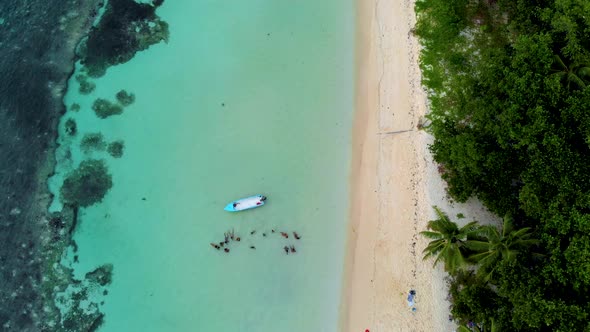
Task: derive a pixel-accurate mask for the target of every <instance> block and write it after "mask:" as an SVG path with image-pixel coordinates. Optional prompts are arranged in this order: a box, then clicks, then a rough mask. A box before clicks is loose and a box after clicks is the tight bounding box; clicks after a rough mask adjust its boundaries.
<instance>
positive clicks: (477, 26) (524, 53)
mask: <svg viewBox="0 0 590 332" xmlns="http://www.w3.org/2000/svg"><path fill="white" fill-rule="evenodd" d="M416 13H417V24H416V28H415V33H416V35H417V36H418V37H419V38H420V40H421V43H422V45H423V49H422V51H421V56H420V66H421V69H422V74H423V84H424V86H425V88H426V89H427V92H428V95H429V102H430V110H431V112H430V114H429V115H428V119H427V121H426V122H425V123H427V125H423V127H424V128H425V129H426V130H428V131H429V132H430V133H431V134H432V135H433V136H434V141H433V143H432V145H431V146H430V149H431V152H432V154H433V156H434V159H435V161H436V162H437V163H438V164H439V165H440V168H439V169H440V170H441V176H442V178H443V179H444V180H445V181H446V182H447V184H448V193H449V195H450V196H451V198H453V199H454V200H456V201H459V202H464V201H466V200H467V199H468V198H470V197H477V198H478V199H479V200H480V201H482V202H483V203H484V204H485V205H486V207H487V208H488V209H489V210H490V211H492V212H493V213H495V214H497V215H498V216H500V217H501V218H503V220H504V222H503V225H498V226H497V227H495V226H480V225H477V224H471V225H470V226H469V227H468V228H467V229H464V228H465V227H459V226H456V225H455V226H452V225H451V223H452V221H450V220H448V217H446V216H445V215H444V214H443V213H442V212H441V211H437V216H438V219H437V220H434V221H431V222H430V223H429V227H430V228H431V230H429V231H426V232H425V233H423V234H424V235H426V236H427V237H429V238H431V239H432V240H433V242H431V244H430V245H429V247H428V248H427V251H426V252H425V254H426V255H427V256H428V257H430V256H433V257H436V258H437V259H438V260H439V261H441V262H443V263H444V264H445V267H446V269H447V271H448V272H449V274H450V276H451V283H450V293H451V294H450V295H451V299H452V308H451V312H452V314H453V316H454V317H455V319H457V320H458V322H459V323H460V324H462V325H465V326H463V327H462V328H467V329H469V330H472V331H478V330H479V331H590V2H589V1H582V0H552V1H546V0H469V1H468V0H418V1H417V2H416ZM441 215H442V216H441ZM445 218H446V219H445ZM469 322H471V324H469V325H470V326H471V327H467V324H468V323H469Z"/></svg>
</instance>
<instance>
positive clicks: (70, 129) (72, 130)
mask: <svg viewBox="0 0 590 332" xmlns="http://www.w3.org/2000/svg"><path fill="white" fill-rule="evenodd" d="M65 130H66V134H68V135H69V136H75V135H76V133H77V132H78V128H77V126H76V121H74V119H72V118H69V119H67V120H66V123H65Z"/></svg>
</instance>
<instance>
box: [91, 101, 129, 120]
mask: <svg viewBox="0 0 590 332" xmlns="http://www.w3.org/2000/svg"><path fill="white" fill-rule="evenodd" d="M92 110H93V111H94V113H96V116H98V117H99V118H101V119H106V118H108V117H109V116H113V115H118V114H121V113H123V107H121V106H120V105H117V104H114V103H112V102H110V101H108V100H106V99H103V98H98V99H96V100H95V101H94V103H93V104H92Z"/></svg>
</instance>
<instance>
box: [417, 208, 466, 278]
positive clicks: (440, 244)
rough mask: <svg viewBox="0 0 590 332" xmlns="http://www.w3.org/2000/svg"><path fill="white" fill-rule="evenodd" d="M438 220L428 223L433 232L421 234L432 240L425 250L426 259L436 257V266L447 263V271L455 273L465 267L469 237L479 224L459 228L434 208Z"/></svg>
mask: <svg viewBox="0 0 590 332" xmlns="http://www.w3.org/2000/svg"><path fill="white" fill-rule="evenodd" d="M434 210H435V211H436V215H437V216H438V219H436V220H431V221H429V222H428V229H430V230H432V231H424V232H420V234H422V235H423V236H425V237H427V238H429V239H432V241H430V243H429V244H428V246H427V247H426V248H425V249H424V251H423V253H424V254H425V255H424V259H428V258H430V257H434V256H436V260H435V261H434V265H436V264H438V262H440V261H441V260H442V261H443V262H444V263H445V269H446V270H447V271H448V272H449V273H454V272H455V271H457V269H459V268H461V267H463V266H464V265H465V257H464V254H465V250H466V249H467V247H466V244H467V243H468V242H469V241H471V240H469V239H468V237H469V236H470V235H471V234H474V233H475V231H476V229H477V226H476V225H477V223H476V222H475V221H472V222H470V223H468V224H467V225H465V226H463V227H461V228H459V226H457V224H456V223H454V222H452V221H451V220H450V219H449V217H448V216H447V215H446V214H445V213H444V212H442V211H441V210H440V209H439V208H438V207H436V206H435V207H434Z"/></svg>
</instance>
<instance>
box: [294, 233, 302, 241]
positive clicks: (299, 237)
mask: <svg viewBox="0 0 590 332" xmlns="http://www.w3.org/2000/svg"><path fill="white" fill-rule="evenodd" d="M293 236H294V237H295V238H296V239H297V240H299V239H301V236H299V234H297V232H293Z"/></svg>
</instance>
